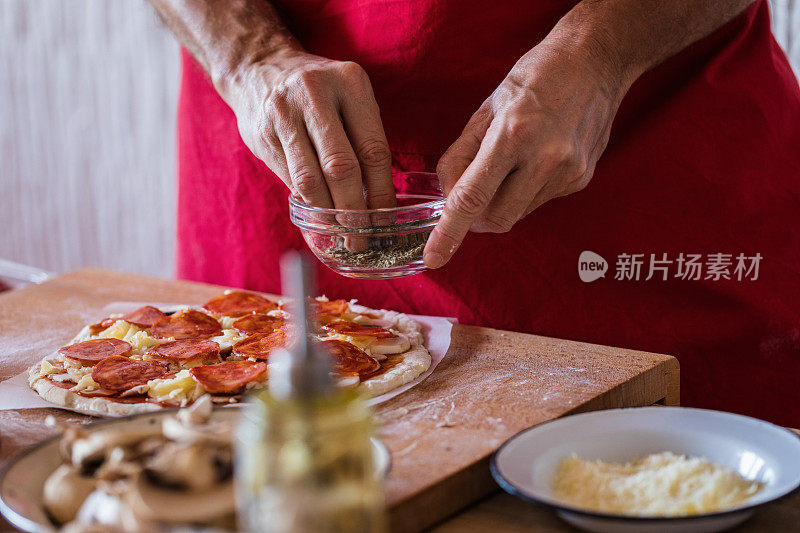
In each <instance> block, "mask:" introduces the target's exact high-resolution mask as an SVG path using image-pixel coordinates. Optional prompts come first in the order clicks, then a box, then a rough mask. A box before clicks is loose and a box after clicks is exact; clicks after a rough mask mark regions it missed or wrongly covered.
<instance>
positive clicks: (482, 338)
mask: <svg viewBox="0 0 800 533" xmlns="http://www.w3.org/2000/svg"><path fill="white" fill-rule="evenodd" d="M220 290H221V288H220V287H218V286H212V285H204V284H198V283H188V282H179V281H170V280H162V279H157V278H151V277H145V276H138V275H132V274H123V273H119V272H111V271H107V270H99V269H82V270H78V271H75V272H72V273H69V274H65V275H63V276H59V277H57V278H54V279H53V280H51V281H48V282H46V283H44V284H42V285H38V286H30V287H26V288H24V289H21V290H18V291H12V292H8V293H2V294H0V379H6V378H8V377H10V376H13V375H15V374H17V373H19V372H21V371H23V370H24V369H25V368H26V367H27V366H29V365H30V364H32V363H34V362H35V361H37V360H38V359H40V358H41V357H42V356H43V355H44V354H46V353H49V352H50V351H52V350H53V349H55V348H57V347H59V346H61V345H63V344H64V343H65V342H67V341H68V340H69V339H70V338H71V337H72V336H74V334H75V333H76V332H77V331H78V330H79V329H80V328H81V326H82V325H83V324H85V323H87V322H88V321H92V320H95V319H98V318H101V317H99V314H98V313H99V310H100V309H101V308H102V307H103V306H105V305H107V304H108V303H110V302H113V301H152V302H185V303H187V304H201V303H203V302H204V301H206V300H207V299H208V298H209V297H211V296H214V295H216V294H218V293H219V292H220ZM678 402H679V367H678V362H677V360H676V359H675V358H674V357H670V356H667V355H659V354H653V353H647V352H638V351H633V350H626V349H621V348H610V347H607V346H598V345H593V344H585V343H580V342H573V341H565V340H559V339H552V338H546V337H539V336H536V335H527V334H522V333H514V332H510V331H500V330H495V329H489V328H480V327H474V326H467V325H456V326H454V328H453V332H452V341H451V345H450V350H449V351H448V353H447V356H446V357H445V359H444V360H443V361H442V362H441V363H440V364H439V366H438V367H437V368H436V370H435V371H434V373H433V374H432V375H431V376H430V377H429V378H428V379H427V380H426V381H424V382H423V383H421V384H420V385H418V386H416V387H414V388H413V389H411V390H409V391H408V392H406V393H404V394H401V395H400V396H397V397H395V398H393V399H392V400H390V401H388V402H386V403H384V404H382V405H381V406H379V407H378V409H377V411H378V415H379V417H380V418H381V420H382V427H381V429H380V437H381V438H382V439H383V441H384V442H385V443H386V446H387V447H388V448H389V450H390V452H391V454H392V466H391V471H390V474H389V478H388V480H387V484H386V496H387V504H388V506H389V513H390V521H391V526H392V530H393V531H419V530H421V529H423V528H425V527H428V526H430V525H432V524H434V523H436V522H438V521H440V520H442V519H444V518H445V517H447V516H449V515H451V514H453V513H455V512H456V511H458V510H460V509H462V508H463V507H465V506H466V505H468V504H469V503H471V502H473V501H475V500H477V499H478V498H480V497H482V496H485V495H486V494H488V493H490V492H492V491H494V490H496V489H497V486H496V485H495V484H494V482H493V481H492V479H491V477H490V475H489V468H488V459H489V457H490V455H491V454H492V452H494V451H495V450H496V449H497V448H498V447H499V446H500V445H501V444H502V443H503V442H504V441H505V440H507V439H508V438H509V437H511V436H512V435H514V434H515V433H517V432H519V431H521V430H523V429H525V428H528V427H530V426H532V425H535V424H539V423H541V422H544V421H546V420H551V419H553V418H557V417H560V416H563V415H565V414H569V413H577V412H583V411H591V410H597V409H606V408H614V407H633V406H643V405H651V404H654V403H663V404H666V405H677V404H678ZM48 413H56V414H57V416H59V417H61V418H70V419H76V418H78V419H79V418H81V417H80V416H79V415H74V414H68V413H65V412H64V411H60V410H56V409H53V410H50V409H39V410H12V411H0V427H2V428H3V429H2V434H0V459H2V460H5V459H7V458H8V456H9V455H10V454H11V453H13V452H14V451H18V450H19V449H20V448H21V447H23V446H27V445H29V444H31V443H32V442H35V441H36V440H39V439H41V438H43V437H44V436H45V435H47V434H48V433H49V432H50V430H47V429H46V428H45V427H44V424H43V420H44V417H45V415H46V414H48ZM87 418H88V417H87Z"/></svg>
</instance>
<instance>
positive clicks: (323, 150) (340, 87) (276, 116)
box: [150, 0, 396, 209]
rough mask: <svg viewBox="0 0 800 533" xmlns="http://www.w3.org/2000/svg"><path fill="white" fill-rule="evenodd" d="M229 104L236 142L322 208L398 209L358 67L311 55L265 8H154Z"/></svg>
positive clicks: (235, 3)
mask: <svg viewBox="0 0 800 533" xmlns="http://www.w3.org/2000/svg"><path fill="white" fill-rule="evenodd" d="M150 1H151V3H152V4H153V5H154V6H155V8H156V9H157V10H158V12H159V14H160V15H161V18H162V19H163V20H164V22H165V23H166V24H167V25H168V26H169V27H170V29H172V31H173V32H174V33H175V35H176V36H177V37H178V39H179V40H180V41H181V43H182V44H183V45H184V46H186V47H187V48H188V49H189V51H190V52H191V53H192V55H194V57H195V58H196V59H197V60H198V61H199V62H200V64H201V65H202V66H203V68H204V69H205V70H206V72H208V74H209V76H210V78H211V80H212V82H213V83H214V86H215V88H216V89H217V91H218V92H219V94H220V96H222V98H223V99H224V100H225V101H226V102H227V103H228V105H230V106H231V108H232V109H233V111H234V113H235V114H236V118H237V121H238V125H239V132H240V133H241V135H242V139H243V140H244V141H245V143H246V144H247V146H248V147H249V148H250V150H252V151H253V153H254V154H255V155H256V157H258V158H259V159H261V160H262V161H264V162H265V163H266V164H267V166H268V167H269V168H270V169H272V170H273V171H274V172H275V173H276V174H278V176H279V177H280V178H281V179H282V180H283V182H284V183H285V184H286V185H287V186H288V187H289V189H290V190H291V191H292V192H293V193H294V194H296V195H299V196H300V197H301V198H302V199H303V200H304V201H305V202H306V203H309V204H311V205H314V206H318V207H336V208H339V209H365V208H367V207H369V208H375V207H394V206H395V205H396V200H395V191H394V186H393V185H392V178H391V170H390V164H391V154H390V152H389V145H388V144H387V142H386V135H385V134H384V132H383V125H382V124H381V118H380V113H379V111H378V104H377V103H376V102H375V96H374V95H373V93H372V86H371V84H370V82H369V78H368V77H367V74H366V73H365V72H364V70H363V69H362V68H361V67H359V66H358V65H357V64H355V63H351V62H343V61H332V60H329V59H325V58H323V57H319V56H316V55H313V54H309V53H308V52H306V51H305V50H303V48H302V46H300V44H299V43H298V42H297V41H296V40H295V38H294V37H293V36H292V35H291V34H290V33H289V32H288V30H287V29H286V27H285V26H284V25H283V23H282V22H281V20H280V17H279V16H278V13H277V11H276V10H275V8H274V7H273V6H272V4H271V3H270V2H268V1H266V0H150Z"/></svg>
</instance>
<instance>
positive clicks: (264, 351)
mask: <svg viewBox="0 0 800 533" xmlns="http://www.w3.org/2000/svg"><path fill="white" fill-rule="evenodd" d="M286 342H287V340H286V329H276V330H275V331H273V332H272V333H256V334H255V335H251V336H250V337H247V338H246V339H244V340H243V341H239V342H237V343H236V344H235V345H234V346H233V355H239V356H241V357H254V358H256V359H261V360H264V361H266V360H267V358H268V357H269V354H270V352H272V350H274V349H275V348H281V347H283V346H286Z"/></svg>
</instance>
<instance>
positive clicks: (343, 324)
mask: <svg viewBox="0 0 800 533" xmlns="http://www.w3.org/2000/svg"><path fill="white" fill-rule="evenodd" d="M322 329H324V330H326V331H330V332H331V333H339V334H341V335H350V336H352V337H376V338H378V339H388V338H389V337H394V333H392V332H391V331H389V330H388V329H383V328H381V327H379V326H362V325H361V324H356V323H355V322H348V321H347V320H334V321H333V322H329V323H328V324H325V325H324V326H322Z"/></svg>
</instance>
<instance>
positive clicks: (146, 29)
mask: <svg viewBox="0 0 800 533" xmlns="http://www.w3.org/2000/svg"><path fill="white" fill-rule="evenodd" d="M179 68H180V65H179V62H178V46H177V44H176V43H175V41H174V39H173V38H172V36H171V35H170V34H169V33H168V32H167V30H166V29H165V28H163V27H162V25H161V22H160V21H159V20H158V17H157V16H156V14H155V12H154V11H153V9H152V8H151V7H150V5H149V4H148V3H147V2H146V1H145V0H0V258H5V259H10V260H14V261H18V262H22V263H27V264H30V265H34V266H38V267H41V268H45V269H49V270H54V271H64V270H68V269H72V268H76V267H79V266H83V265H100V266H105V267H109V268H119V269H123V270H130V271H137V272H146V273H153V274H158V275H165V276H169V275H171V274H172V263H173V241H174V232H175V224H174V220H173V219H174V206H173V203H174V190H175V186H174V183H175V155H174V153H175V107H176V98H177V94H178V78H179Z"/></svg>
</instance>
